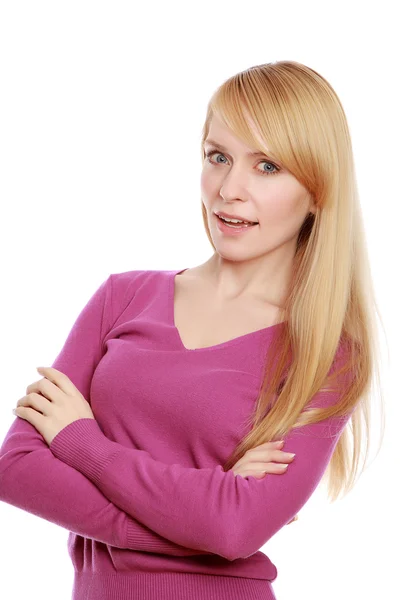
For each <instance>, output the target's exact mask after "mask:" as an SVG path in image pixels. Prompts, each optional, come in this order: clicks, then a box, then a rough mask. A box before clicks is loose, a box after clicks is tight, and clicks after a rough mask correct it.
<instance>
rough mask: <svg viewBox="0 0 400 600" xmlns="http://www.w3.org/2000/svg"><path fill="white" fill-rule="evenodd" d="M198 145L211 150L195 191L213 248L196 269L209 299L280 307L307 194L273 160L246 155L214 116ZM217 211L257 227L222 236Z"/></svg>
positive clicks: (308, 199)
mask: <svg viewBox="0 0 400 600" xmlns="http://www.w3.org/2000/svg"><path fill="white" fill-rule="evenodd" d="M253 130H254V127H253ZM208 139H212V140H214V141H216V142H218V143H219V144H221V145H222V146H224V147H225V148H226V151H223V150H221V149H220V148H217V147H216V146H215V145H213V144H210V143H209V142H208V141H207V140H208ZM204 149H205V152H206V153H207V152H208V151H211V150H215V153H214V154H212V155H211V156H210V157H209V158H208V159H207V158H206V159H205V161H204V166H203V170H202V173H201V194H202V201H203V204H204V206H205V208H206V211H207V216H208V225H209V228H210V232H211V237H212V240H213V242H214V245H215V247H216V248H217V252H216V253H214V255H213V256H212V257H211V258H210V259H209V260H208V261H206V262H205V263H203V264H202V265H200V266H199V267H196V271H198V273H199V274H202V275H203V276H204V277H205V278H206V279H207V280H208V281H209V282H210V284H212V287H213V290H214V294H215V301H216V302H217V303H218V302H220V304H221V305H223V303H224V302H225V301H227V300H228V301H229V300H241V299H242V300H244V299H246V300H247V299H251V300H253V301H254V300H256V301H257V300H260V301H261V302H263V303H268V304H269V305H271V306H272V307H280V306H281V305H282V303H283V300H284V298H285V294H286V290H287V286H288V282H289V278H290V276H291V269H292V262H293V257H294V253H295V247H296V240H297V237H298V233H299V230H300V228H301V225H302V224H303V222H304V219H305V218H306V217H307V215H308V213H309V212H313V213H315V210H316V208H315V206H314V204H313V201H312V198H311V197H310V195H309V193H308V191H307V189H306V188H305V187H304V186H303V185H302V184H301V183H300V182H299V181H298V180H297V179H296V178H295V177H294V176H293V175H292V174H291V173H290V172H289V171H288V170H287V169H284V168H283V167H282V168H281V170H280V171H279V172H276V171H277V169H276V168H275V167H274V166H273V164H274V165H276V166H278V167H281V164H280V163H279V162H278V161H275V160H273V159H271V158H270V159H268V157H265V156H264V157H263V156H259V157H250V156H247V154H246V153H248V152H255V151H256V149H254V148H249V147H248V146H247V145H245V144H244V143H243V142H242V141H241V140H240V139H238V138H237V137H236V136H235V135H234V134H233V133H232V132H231V131H230V130H229V129H228V128H227V127H226V126H225V125H224V123H223V122H222V121H220V120H219V119H218V118H217V117H215V116H214V117H213V119H212V121H211V125H210V130H209V133H208V135H207V139H206V141H205V144H204ZM271 160H272V164H271V162H270V161H271ZM265 161H268V162H265ZM263 173H268V174H263ZM218 210H222V211H224V212H226V213H228V214H237V215H240V216H242V217H243V218H245V219H247V220H249V221H258V222H259V225H257V226H255V227H253V228H252V229H250V230H249V231H247V232H245V233H244V234H241V235H238V236H228V235H225V234H224V233H222V232H221V231H220V230H219V229H218V227H217V221H216V217H215V216H214V215H213V212H214V211H218Z"/></svg>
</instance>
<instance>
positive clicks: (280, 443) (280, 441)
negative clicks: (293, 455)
mask: <svg viewBox="0 0 400 600" xmlns="http://www.w3.org/2000/svg"><path fill="white" fill-rule="evenodd" d="M283 443H284V440H279V442H275V444H276V445H277V446H283Z"/></svg>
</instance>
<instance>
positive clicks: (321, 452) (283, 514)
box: [0, 269, 350, 600]
mask: <svg viewBox="0 0 400 600" xmlns="http://www.w3.org/2000/svg"><path fill="white" fill-rule="evenodd" d="M184 270H186V269H181V270H180V271H176V270H175V271H149V270H146V271H138V270H136V271H128V272H123V273H114V274H111V275H110V276H109V277H108V278H107V279H106V280H105V281H104V282H103V283H102V284H101V285H100V287H99V288H98V289H97V291H96V292H95V293H94V294H93V295H92V297H91V298H90V299H89V301H88V302H87V304H86V305H85V306H84V308H83V309H82V311H81V312H80V314H79V315H78V317H77V319H76V321H75V323H74V324H73V326H72V329H71V331H70V333H69V335H68V337H67V339H66V341H65V343H64V345H63V347H62V349H61V351H60V353H59V354H58V356H57V357H56V359H55V361H54V362H53V364H52V366H53V367H54V368H55V369H58V370H59V371H62V372H63V373H65V374H66V375H67V376H68V377H69V378H70V379H71V381H72V382H73V383H74V385H75V386H76V387H77V388H78V389H79V391H80V392H81V393H82V395H83V396H84V398H85V399H86V400H87V401H88V402H89V403H90V405H91V408H92V411H93V414H94V416H95V419H89V418H85V419H79V420H77V421H74V422H73V423H70V424H69V425H68V426H66V427H65V428H64V429H62V430H61V431H60V432H59V433H58V434H57V435H56V436H55V438H54V439H53V440H52V442H51V444H50V446H48V445H47V443H46V442H45V441H44V439H43V437H42V436H41V434H39V433H38V431H37V430H36V429H35V428H34V427H33V426H32V425H31V424H30V423H29V422H28V421H26V420H24V419H22V418H18V417H17V418H16V419H15V420H14V422H13V423H12V425H11V428H10V429H9V431H8V433H7V435H6V437H5V439H4V441H3V443H2V446H1V449H0V500H2V501H4V502H7V503H9V504H11V505H13V506H16V507H18V508H21V509H22V510H25V511H28V512H29V513H32V514H34V515H37V516H38V517H41V518H43V519H46V520H47V521H50V522H52V523H55V524H57V525H59V526H61V527H63V528H65V529H67V530H68V531H69V532H70V533H69V537H68V553H69V556H70V559H71V561H72V564H73V567H74V586H73V594H72V599H73V600H111V599H114V598H115V599H117V598H118V600H128V599H129V600H133V599H140V600H156V599H157V600H159V599H160V598H162V599H165V600H180V599H182V600H187V599H188V598H190V599H191V600H206V599H207V600H214V599H215V600H222V599H225V598H226V600H228V599H229V600H243V599H244V598H246V599H247V600H274V599H275V595H274V592H273V588H272V582H273V581H274V580H275V579H276V577H277V573H278V571H277V567H276V566H275V564H274V563H273V562H272V560H271V559H270V558H269V557H268V556H267V554H266V553H265V552H264V551H267V552H268V541H269V540H270V539H271V538H272V537H273V536H274V535H275V534H276V533H277V532H278V531H279V530H280V529H281V528H282V527H284V526H285V525H286V524H287V523H288V522H289V521H290V520H291V519H292V518H293V517H294V516H295V515H296V514H297V512H298V511H299V510H300V509H301V508H302V507H303V506H304V504H305V503H306V502H307V500H308V499H309V498H310V496H311V495H312V493H313V491H314V490H315V488H316V487H317V485H318V483H319V482H320V480H321V477H322V475H323V473H324V471H325V469H326V466H327V464H328V462H329V460H330V458H331V456H332V453H333V451H334V449H335V446H336V444H337V441H338V439H339V436H340V434H341V432H342V430H343V428H344V427H345V425H346V423H347V421H348V419H349V418H350V416H348V417H347V416H346V417H341V418H331V419H327V420H325V421H321V422H320V423H317V424H314V425H309V426H304V427H301V428H298V429H294V430H292V431H291V432H290V434H289V435H287V437H286V438H285V444H284V446H283V448H282V450H284V451H287V452H295V453H296V456H295V458H294V460H293V461H292V462H291V463H290V464H289V467H288V469H287V471H286V473H284V474H280V475H278V474H276V475H275V474H268V475H267V476H265V477H264V478H263V479H256V478H255V477H252V476H249V477H245V478H243V477H241V476H236V477H235V475H234V474H233V472H232V470H229V471H227V472H224V470H223V465H224V463H225V461H226V460H227V458H228V457H229V456H230V454H231V453H232V451H233V450H234V448H235V447H236V446H237V445H238V443H239V442H240V441H241V439H242V438H243V437H244V435H245V434H246V433H247V432H248V429H247V425H246V424H245V422H246V419H247V418H248V415H249V413H250V412H252V410H253V408H254V406H255V402H256V399H257V397H258V393H259V388H260V384H261V381H262V372H263V366H264V360H265V353H266V349H267V347H268V344H269V343H270V341H271V339H272V336H273V335H274V333H275V332H276V331H277V330H278V328H279V327H281V326H282V324H281V323H279V324H277V325H273V326H271V327H266V328H263V329H260V330H258V331H255V332H252V333H248V334H245V335H242V336H239V337H236V338H234V339H231V340H229V341H226V342H223V343H220V344H217V345H214V346H210V347H206V348H198V349H194V350H192V349H187V348H185V346H184V344H183V342H182V340H181V338H180V335H179V332H178V330H177V328H176V326H175V322H174V289H175V288H174V285H175V277H176V275H177V274H178V273H181V272H183V271H184ZM336 400H337V397H336V396H335V395H332V394H328V393H326V392H320V393H318V394H316V396H315V397H314V399H313V405H315V406H324V405H326V403H327V402H329V403H332V402H335V401H336ZM315 401H316V402H315ZM261 548H262V549H263V550H264V551H262V550H261Z"/></svg>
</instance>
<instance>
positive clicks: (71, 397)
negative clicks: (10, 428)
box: [15, 367, 95, 446]
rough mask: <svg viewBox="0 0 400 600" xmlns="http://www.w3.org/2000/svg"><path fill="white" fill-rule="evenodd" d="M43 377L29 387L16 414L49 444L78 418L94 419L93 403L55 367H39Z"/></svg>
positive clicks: (19, 402) (19, 403) (20, 401)
mask: <svg viewBox="0 0 400 600" xmlns="http://www.w3.org/2000/svg"><path fill="white" fill-rule="evenodd" d="M37 371H38V372H39V373H40V374H42V375H44V377H43V379H40V380H39V381H35V382H34V383H31V384H30V385H28V387H27V388H26V393H27V395H26V396H23V398H20V399H19V400H18V402H17V408H16V411H15V414H16V415H17V417H21V419H25V420H26V421H29V423H31V425H33V426H34V427H35V429H37V431H38V432H39V433H40V434H41V435H42V436H43V438H44V440H45V441H46V443H47V444H48V445H49V446H50V444H51V442H52V441H53V439H54V438H55V437H56V435H57V433H59V432H60V431H61V430H62V429H64V427H66V426H67V425H69V424H70V423H73V422H74V421H77V420H78V419H94V418H95V417H94V414H93V412H92V409H91V407H90V404H89V403H88V402H87V400H85V398H84V397H83V396H82V394H81V393H80V391H79V390H78V389H77V388H76V387H75V386H74V384H73V383H72V381H71V380H70V379H69V377H67V375H65V374H64V373H61V371H57V369H54V368H53V367H38V368H37Z"/></svg>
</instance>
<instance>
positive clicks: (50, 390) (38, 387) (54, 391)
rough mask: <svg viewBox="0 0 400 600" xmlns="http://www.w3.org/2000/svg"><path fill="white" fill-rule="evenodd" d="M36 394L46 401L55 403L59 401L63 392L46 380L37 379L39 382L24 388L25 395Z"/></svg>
mask: <svg viewBox="0 0 400 600" xmlns="http://www.w3.org/2000/svg"><path fill="white" fill-rule="evenodd" d="M32 393H37V394H39V395H40V394H41V395H42V396H44V397H45V398H46V399H47V400H50V401H51V402H55V403H57V402H58V401H61V398H62V394H63V392H62V391H61V390H60V388H59V387H57V386H56V385H55V384H54V383H52V382H51V381H49V380H48V379H46V378H45V377H44V378H43V379H39V381H34V382H33V383H31V384H30V385H28V387H27V388H26V395H28V394H32Z"/></svg>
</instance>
